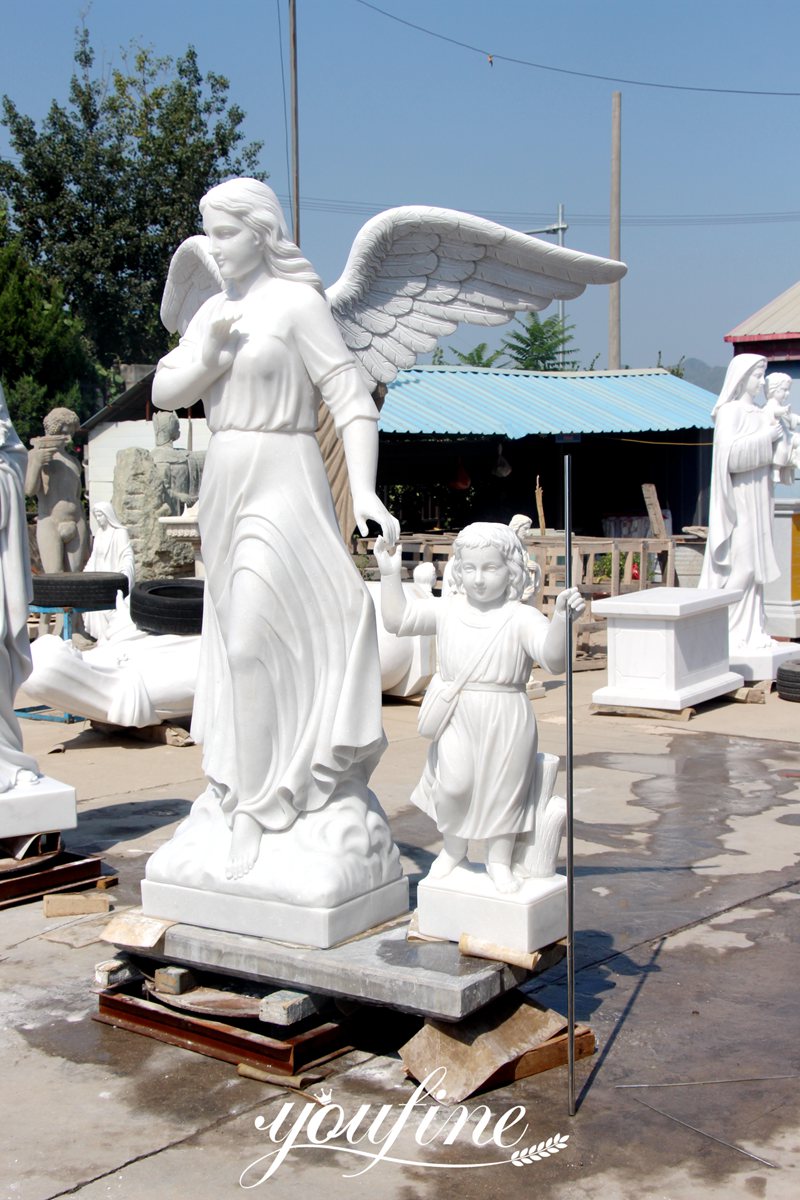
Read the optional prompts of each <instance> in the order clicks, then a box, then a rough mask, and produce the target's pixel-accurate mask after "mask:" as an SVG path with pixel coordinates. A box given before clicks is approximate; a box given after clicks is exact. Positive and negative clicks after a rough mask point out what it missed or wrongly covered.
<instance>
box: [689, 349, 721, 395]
mask: <svg viewBox="0 0 800 1200" xmlns="http://www.w3.org/2000/svg"><path fill="white" fill-rule="evenodd" d="M681 365H682V367H683V378H684V379H687V380H688V381H689V383H693V384H695V385H696V386H697V387H701V388H705V389H706V391H707V392H713V394H714V395H715V396H718V395H719V393H720V392H721V391H722V384H723V382H724V380H725V372H726V370H727V367H710V366H709V365H708V363H705V362H703V360H702V359H700V358H685V359H684V360H683V363H682V364H681Z"/></svg>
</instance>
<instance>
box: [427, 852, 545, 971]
mask: <svg viewBox="0 0 800 1200" xmlns="http://www.w3.org/2000/svg"><path fill="white" fill-rule="evenodd" d="M417 919H418V923H419V932H420V933H422V934H426V935H427V936H429V937H439V938H447V939H448V941H451V942H457V941H458V939H459V938H460V937H461V935H462V933H467V934H470V935H471V936H472V937H474V938H477V939H478V940H479V941H482V942H491V943H493V944H494V945H496V946H504V947H506V948H508V949H511V950H518V951H521V952H522V953H524V954H529V953H532V952H533V951H534V950H539V949H541V947H542V946H549V945H550V943H551V942H557V941H558V940H559V939H560V938H563V937H565V936H566V933H567V881H566V879H565V877H564V876H563V875H551V876H549V877H548V878H546V879H526V880H525V881H524V883H523V884H522V885H521V887H520V889H519V891H516V892H511V893H509V894H503V893H500V892H498V891H497V889H496V888H495V886H494V884H493V883H492V881H491V879H490V878H489V876H488V875H487V874H486V871H485V870H484V869H483V868H482V867H478V866H473V865H471V864H470V865H466V866H465V865H464V864H462V865H460V866H458V867H456V868H455V870H453V871H451V872H450V874H449V875H446V876H445V877H444V879H431V878H430V876H429V877H428V878H427V879H423V880H422V882H421V883H420V885H419V887H418V889H417Z"/></svg>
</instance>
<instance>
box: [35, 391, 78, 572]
mask: <svg viewBox="0 0 800 1200" xmlns="http://www.w3.org/2000/svg"><path fill="white" fill-rule="evenodd" d="M79 424H80V421H79V419H78V415H77V413H74V412H73V411H72V409H69V408H54V409H52V410H51V411H50V412H49V413H48V414H47V416H46V417H45V419H44V437H36V438H32V439H31V446H32V447H33V449H32V450H31V452H30V454H29V455H28V469H27V472H26V475H25V493H26V495H28V496H35V497H36V504H37V516H36V543H37V545H38V547H39V556H40V558H41V560H42V568H43V570H44V571H46V572H47V573H48V574H51V573H55V572H59V571H80V570H82V569H83V565H84V563H85V562H86V559H87V556H88V554H89V526H88V524H87V521H86V514H85V512H84V510H83V469H82V467H81V464H80V462H79V460H78V459H77V458H76V456H75V455H74V454H71V453H70V452H69V449H68V446H69V443H70V441H71V439H72V438H73V437H74V435H75V433H76V431H77V429H78V426H79Z"/></svg>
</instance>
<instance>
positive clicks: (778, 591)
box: [764, 498, 800, 649]
mask: <svg viewBox="0 0 800 1200" xmlns="http://www.w3.org/2000/svg"><path fill="white" fill-rule="evenodd" d="M772 537H773V542H774V543H775V557H776V558H777V560H778V566H779V567H780V569H781V573H780V576H779V577H778V578H777V579H773V580H772V582H771V583H768V584H766V586H765V588H764V612H765V615H766V619H767V633H771V634H772V636H773V637H790V638H800V500H797V499H794V498H791V499H788V500H776V501H775V520H774V525H773V531H772ZM799 649H800V648H799Z"/></svg>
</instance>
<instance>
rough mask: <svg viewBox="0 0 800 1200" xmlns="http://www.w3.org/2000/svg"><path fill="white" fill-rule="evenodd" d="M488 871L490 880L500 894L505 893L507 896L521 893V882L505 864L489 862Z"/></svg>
mask: <svg viewBox="0 0 800 1200" xmlns="http://www.w3.org/2000/svg"><path fill="white" fill-rule="evenodd" d="M486 870H487V871H488V872H489V878H490V879H491V881H492V883H493V884H494V886H495V887H496V888H497V890H498V892H505V893H506V894H507V893H509V892H516V891H519V885H520V881H519V880H518V879H517V878H516V876H515V875H514V873H513V871H512V870H511V868H510V867H507V866H506V864H505V863H498V862H487V864H486Z"/></svg>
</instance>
